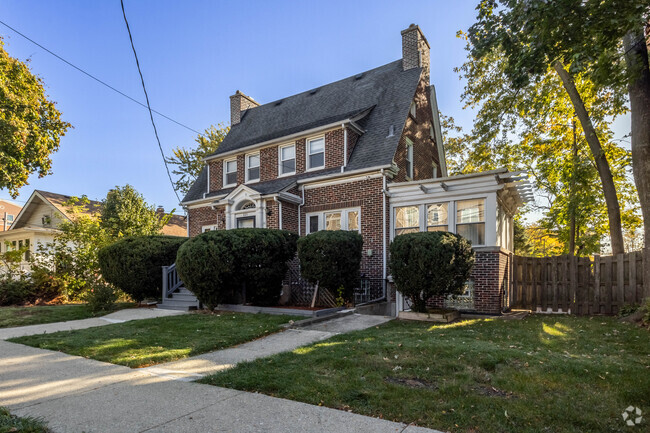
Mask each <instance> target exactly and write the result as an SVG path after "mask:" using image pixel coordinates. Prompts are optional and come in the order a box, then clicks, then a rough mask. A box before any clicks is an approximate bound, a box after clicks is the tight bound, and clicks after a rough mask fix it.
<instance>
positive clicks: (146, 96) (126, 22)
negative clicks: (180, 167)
mask: <svg viewBox="0 0 650 433" xmlns="http://www.w3.org/2000/svg"><path fill="white" fill-rule="evenodd" d="M120 4H121V5H122V16H123V17H124V24H126V31H127V32H129V40H130V41H131V48H132V49H133V56H134V57H135V64H136V66H137V67H138V73H139V74H140V82H141V83H142V90H143V91H144V98H145V99H146V101H147V108H148V109H149V117H150V118H151V125H152V126H153V132H154V134H155V135H156V141H157V142H158V149H160V155H161V156H162V159H163V163H164V164H165V170H167V177H169V183H171V185H172V189H173V190H174V194H176V198H177V199H178V201H179V202H180V201H181V198H180V197H179V196H178V192H177V191H176V187H175V185H174V181H173V180H172V174H171V173H170V172H169V165H168V164H167V158H165V152H164V151H163V148H162V145H161V144H160V138H159V137H158V129H157V128H156V122H154V120H153V110H152V109H151V104H149V95H148V94H147V88H146V87H145V85H144V77H143V76H142V70H140V62H139V61H138V53H136V52H135V45H134V44H133V36H131V28H130V27H129V21H128V20H127V19H126V12H125V11H124V0H120Z"/></svg>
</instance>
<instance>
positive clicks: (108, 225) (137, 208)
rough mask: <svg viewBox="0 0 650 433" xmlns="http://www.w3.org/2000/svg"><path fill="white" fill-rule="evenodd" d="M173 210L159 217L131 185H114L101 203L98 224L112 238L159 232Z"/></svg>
mask: <svg viewBox="0 0 650 433" xmlns="http://www.w3.org/2000/svg"><path fill="white" fill-rule="evenodd" d="M173 212H174V211H173V210H172V212H171V213H169V214H167V215H164V216H162V217H161V215H159V214H158V213H156V209H155V208H154V207H153V206H152V205H149V204H147V202H145V200H144V197H143V196H142V194H140V193H139V192H138V191H136V190H135V188H133V187H132V186H131V185H125V186H123V187H119V186H116V187H115V188H114V189H112V190H110V191H109V192H108V194H107V195H106V199H104V201H103V203H102V210H101V219H100V221H101V222H100V225H101V227H102V228H103V229H104V230H106V232H107V234H108V235H109V236H110V237H112V238H114V239H118V238H121V237H123V236H140V235H154V234H160V231H161V230H162V228H163V227H164V225H165V224H167V223H168V222H169V219H170V218H171V216H172V214H173Z"/></svg>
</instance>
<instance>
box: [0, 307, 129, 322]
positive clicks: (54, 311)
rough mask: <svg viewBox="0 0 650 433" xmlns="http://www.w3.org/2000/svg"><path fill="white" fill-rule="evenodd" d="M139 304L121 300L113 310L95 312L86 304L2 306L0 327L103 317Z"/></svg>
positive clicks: (0, 309) (0, 308)
mask: <svg viewBox="0 0 650 433" xmlns="http://www.w3.org/2000/svg"><path fill="white" fill-rule="evenodd" d="M136 306H137V304H135V303H130V302H120V303H117V304H115V308H113V309H112V310H111V311H103V312H101V313H93V312H92V311H90V308H88V306H87V305H86V304H63V305H34V306H29V307H14V306H12V307H0V329H4V328H17V327H20V326H31V325H43V324H47V323H56V322H68V321H71V320H81V319H90V318H93V317H101V316H105V315H106V314H109V313H113V312H115V311H119V310H122V309H125V308H135V307H136Z"/></svg>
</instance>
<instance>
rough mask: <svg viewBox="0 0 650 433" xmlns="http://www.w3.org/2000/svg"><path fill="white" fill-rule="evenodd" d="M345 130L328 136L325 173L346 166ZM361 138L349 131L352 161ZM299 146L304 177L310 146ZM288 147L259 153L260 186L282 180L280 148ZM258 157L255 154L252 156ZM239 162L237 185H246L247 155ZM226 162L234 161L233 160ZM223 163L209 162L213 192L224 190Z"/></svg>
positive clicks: (302, 141)
mask: <svg viewBox="0 0 650 433" xmlns="http://www.w3.org/2000/svg"><path fill="white" fill-rule="evenodd" d="M343 137H344V135H343V129H342V128H339V129H335V130H331V131H328V132H326V133H325V169H329V168H335V167H340V166H342V165H343V151H344V147H345V146H344V140H343ZM358 138H359V136H358V135H357V134H356V133H355V132H354V131H352V130H350V129H348V157H349V155H350V154H351V153H352V149H353V148H354V145H355V144H356V142H357V140H358ZM294 143H295V146H296V174H300V173H304V172H305V170H306V167H305V165H306V145H307V141H306V139H305V138H301V139H297V140H295V141H294ZM287 144H288V143H286V142H285V143H280V144H279V145H276V146H269V147H265V148H262V149H260V150H259V153H260V182H264V181H268V180H273V179H276V178H277V177H278V165H279V158H278V152H279V147H280V146H285V145H287ZM250 153H254V152H249V154H250ZM236 158H237V185H239V184H241V183H244V181H245V179H246V159H245V158H246V152H242V153H241V154H238V155H237V156H236ZM225 159H232V156H230V157H227V158H225ZM223 161H224V158H220V159H214V160H211V161H209V162H208V169H209V170H210V192H213V191H218V190H220V189H222V188H223Z"/></svg>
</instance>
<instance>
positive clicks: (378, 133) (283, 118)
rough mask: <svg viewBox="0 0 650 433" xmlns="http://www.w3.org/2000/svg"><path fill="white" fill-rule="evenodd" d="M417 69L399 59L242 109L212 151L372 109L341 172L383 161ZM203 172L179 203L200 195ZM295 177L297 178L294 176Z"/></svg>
mask: <svg viewBox="0 0 650 433" xmlns="http://www.w3.org/2000/svg"><path fill="white" fill-rule="evenodd" d="M420 72H421V69H420V68H413V69H409V70H408V71H403V70H402V61H401V60H397V61H394V62H392V63H389V64H387V65H384V66H380V67H379V68H375V69H372V70H370V71H366V72H363V73H361V74H356V75H354V76H351V77H348V78H345V79H343V80H340V81H336V82H334V83H331V84H327V85H324V86H321V87H318V88H316V89H312V90H310V91H307V92H303V93H299V94H297V95H294V96H289V97H287V98H284V99H280V100H278V101H274V102H270V103H268V104H264V105H261V106H259V107H255V108H251V109H248V110H246V111H245V112H244V113H243V114H242V119H241V122H240V123H239V124H237V125H234V126H233V127H231V129H230V132H229V133H228V135H227V136H226V137H225V138H224V140H223V142H222V143H221V145H220V146H219V149H218V150H217V151H216V152H215V153H214V154H213V155H220V154H223V153H226V152H231V151H234V150H237V149H241V148H244V147H247V146H251V145H254V144H256V143H262V142H264V141H268V140H272V139H275V138H280V137H283V136H286V135H290V134H294V133H298V132H300V131H305V130H307V129H311V128H316V127H318V126H323V125H327V124H329V123H333V122H337V121H340V120H345V119H348V118H350V117H353V116H354V115H356V114H359V113H362V112H364V111H366V110H368V109H369V108H372V110H371V111H370V114H368V115H367V116H366V117H365V118H364V119H363V120H362V121H360V122H359V123H360V124H361V125H362V127H363V128H364V129H365V133H364V134H363V135H361V137H360V138H359V140H358V141H357V144H356V145H355V148H354V151H353V152H352V155H351V157H350V160H349V161H348V165H347V167H346V171H351V170H358V169H363V168H367V167H376V166H381V165H389V164H390V163H391V162H392V159H393V156H394V155H395V150H396V149H397V145H398V143H399V139H400V136H401V131H402V127H403V126H404V122H405V121H406V117H407V116H408V110H409V106H410V104H411V101H412V100H413V97H414V95H415V90H416V87H417V85H418V82H419V79H420ZM314 91H315V92H314ZM390 126H393V127H394V130H395V133H394V135H392V136H388V133H389V128H390ZM337 171H340V170H337ZM326 173H327V171H322V172H318V174H319V175H320V174H326ZM206 176H207V174H206V175H204V174H203V172H202V173H201V175H200V176H199V177H198V178H197V180H196V183H195V184H194V185H193V186H192V188H191V189H190V191H189V192H188V194H187V195H186V196H185V198H184V199H183V202H186V201H190V200H197V199H199V198H202V197H203V193H204V192H205V191H206V182H207V179H206ZM297 178H302V177H301V176H300V175H298V176H297ZM197 184H198V185H197ZM258 185H261V184H258ZM251 187H254V186H252V185H251ZM260 192H261V191H260ZM273 192H277V191H273ZM215 193H216V192H215ZM264 193H265V194H270V193H271V192H264Z"/></svg>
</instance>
